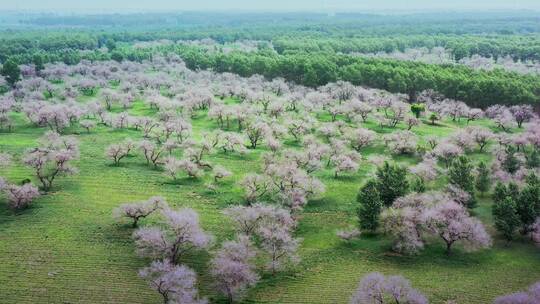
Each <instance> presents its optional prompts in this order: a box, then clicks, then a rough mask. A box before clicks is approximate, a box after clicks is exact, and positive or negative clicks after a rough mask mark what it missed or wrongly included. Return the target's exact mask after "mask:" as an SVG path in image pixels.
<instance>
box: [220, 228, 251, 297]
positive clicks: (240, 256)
mask: <svg viewBox="0 0 540 304" xmlns="http://www.w3.org/2000/svg"><path fill="white" fill-rule="evenodd" d="M256 254H257V252H256V250H255V248H254V246H253V244H252V243H251V241H250V239H249V237H248V236H246V235H239V236H238V237H237V240H235V241H226V242H224V243H223V245H222V247H221V249H220V250H219V251H218V252H217V253H216V254H215V256H214V258H213V259H212V260H211V261H210V274H211V275H212V277H213V278H214V280H215V286H216V288H217V290H218V291H219V292H220V293H221V294H223V295H225V296H226V297H227V299H228V301H229V303H232V302H233V301H238V300H241V299H242V297H243V296H244V294H245V292H246V290H247V289H248V288H249V287H252V286H254V285H255V284H257V282H258V281H259V276H258V275H257V273H256V271H255V266H254V264H253V259H254V258H255V256H256Z"/></svg>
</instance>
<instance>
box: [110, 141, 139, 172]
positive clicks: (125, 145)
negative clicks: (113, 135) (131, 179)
mask: <svg viewBox="0 0 540 304" xmlns="http://www.w3.org/2000/svg"><path fill="white" fill-rule="evenodd" d="M134 147H135V143H134V142H133V141H132V140H131V139H127V140H125V141H124V142H122V143H119V144H112V145H110V146H108V147H107V148H106V149H105V155H106V156H107V157H108V158H110V159H112V161H113V162H114V165H115V166H120V161H121V160H122V159H123V158H125V157H126V156H128V155H129V153H130V152H131V150H133V148H134Z"/></svg>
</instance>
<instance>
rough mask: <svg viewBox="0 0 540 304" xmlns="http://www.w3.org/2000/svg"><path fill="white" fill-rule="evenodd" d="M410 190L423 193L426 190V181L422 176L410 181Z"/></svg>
mask: <svg viewBox="0 0 540 304" xmlns="http://www.w3.org/2000/svg"><path fill="white" fill-rule="evenodd" d="M411 190H412V191H413V192H417V193H424V192H426V183H425V182H424V180H423V179H422V178H420V177H417V178H415V179H413V181H412V183H411Z"/></svg>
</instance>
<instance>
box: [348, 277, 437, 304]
mask: <svg viewBox="0 0 540 304" xmlns="http://www.w3.org/2000/svg"><path fill="white" fill-rule="evenodd" d="M350 303H351V304H375V303H376V304H385V303H388V304H389V303H404V304H427V303H428V300H427V298H426V297H425V296H424V295H422V294H421V293H420V292H419V291H418V290H416V289H413V288H412V287H411V284H410V282H409V281H407V280H406V279H405V278H403V277H402V276H389V277H385V276H384V275H382V274H380V273H378V272H373V273H370V274H367V275H366V276H364V277H363V278H362V280H361V281H360V284H359V285H358V288H357V289H356V292H355V293H354V294H353V296H352V298H351V301H350Z"/></svg>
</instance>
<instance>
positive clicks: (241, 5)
mask: <svg viewBox="0 0 540 304" xmlns="http://www.w3.org/2000/svg"><path fill="white" fill-rule="evenodd" d="M467 10H469V11H478V10H482V11H502V10H529V11H530V10H533V11H536V10H540V1H535V0H514V1H508V0H491V1H489V0H477V1H474V3H471V1H466V0H454V1H451V2H450V1H446V2H441V1H434V0H412V1H407V2H406V3H404V1H398V0H381V1H378V2H377V3H373V2H372V1H354V0H335V1H330V0H315V1H309V0H296V1H286V0H274V1H258V2H254V1H249V0H232V1H226V2H224V1H218V0H204V1H197V2H193V1H186V0H178V1H174V0H154V1H147V0H144V1H141V0H139V1H127V0H116V1H106V0H94V1H92V2H91V3H89V2H86V1H85V2H83V3H76V2H75V1H69V0H48V1H46V2H45V1H39V0H26V1H19V2H16V1H6V0H1V1H0V11H45V12H59V13H63V12H83V13H84V12H92V13H119V12H129V11H131V12H144V11H147V12H179V11H237V12H238V11H241V12H302V11H304V12H327V11H332V12H362V11H467Z"/></svg>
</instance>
